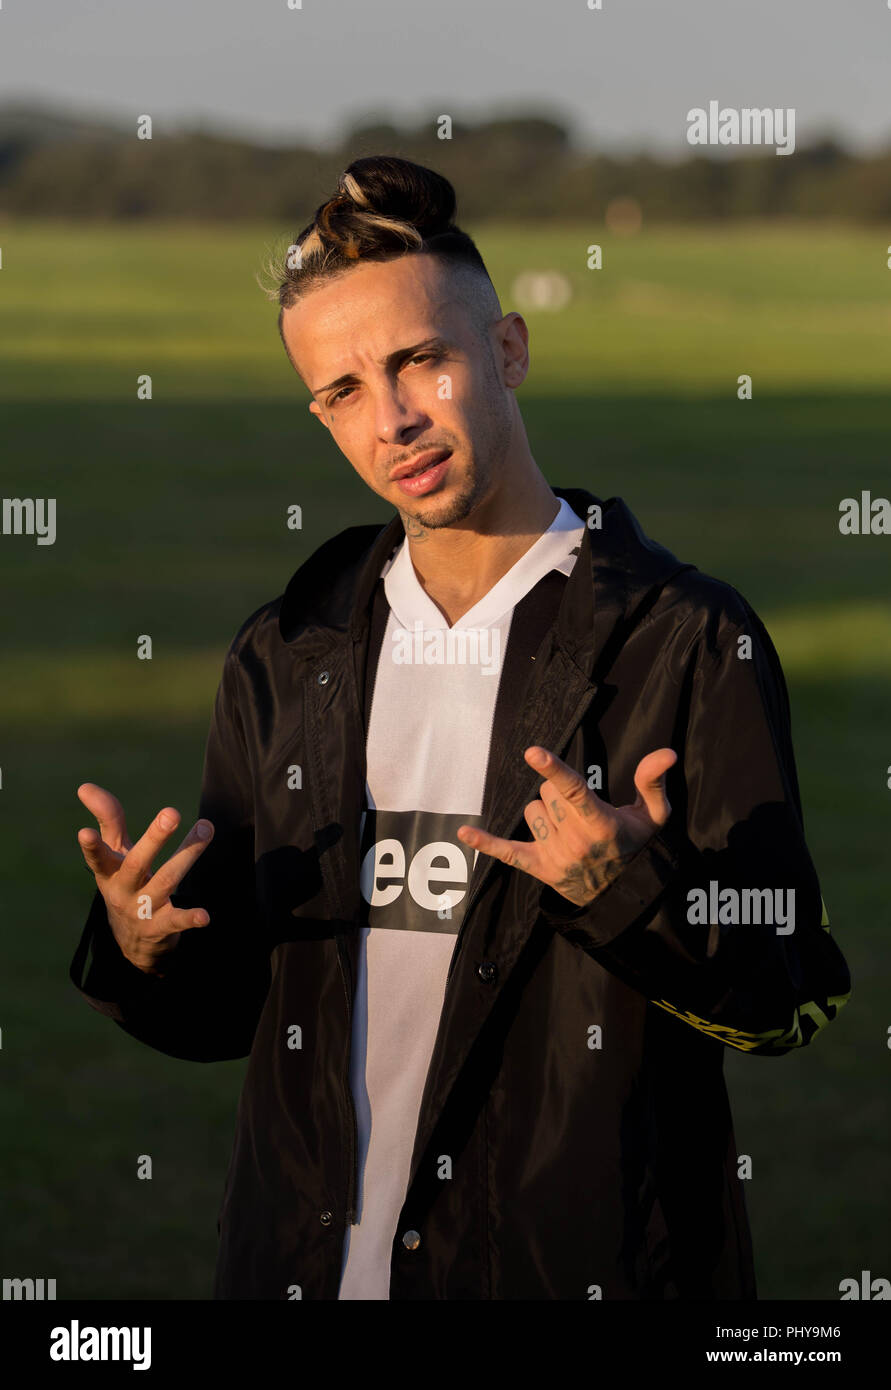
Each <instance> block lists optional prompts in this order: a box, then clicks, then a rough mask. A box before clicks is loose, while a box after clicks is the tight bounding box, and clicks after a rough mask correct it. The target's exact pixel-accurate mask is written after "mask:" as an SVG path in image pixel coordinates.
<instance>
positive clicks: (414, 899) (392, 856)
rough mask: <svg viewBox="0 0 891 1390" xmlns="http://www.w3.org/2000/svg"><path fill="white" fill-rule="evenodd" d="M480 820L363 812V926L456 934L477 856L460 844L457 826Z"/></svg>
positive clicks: (432, 813)
mask: <svg viewBox="0 0 891 1390" xmlns="http://www.w3.org/2000/svg"><path fill="white" fill-rule="evenodd" d="M482 823H483V818H482V816H478V815H473V816H465V815H453V814H451V813H450V812H440V811H384V810H381V809H380V808H378V809H377V810H373V811H365V812H363V821H362V829H361V855H360V864H361V869H360V875H359V886H360V889H361V892H362V897H363V899H364V901H365V903H366V904H367V916H366V925H367V926H369V927H388V928H390V929H395V930H401V931H433V932H444V933H446V934H448V935H454V934H456V933H457V931H458V929H459V928H460V926H461V920H462V918H463V916H464V907H465V904H466V902H467V889H468V886H469V883H470V875H471V873H472V872H473V866H474V863H475V861H476V856H477V854H478V853H479V851H478V850H474V849H471V848H470V846H469V845H465V844H462V843H461V841H460V840H459V839H458V826H459V825H480V826H481V825H482Z"/></svg>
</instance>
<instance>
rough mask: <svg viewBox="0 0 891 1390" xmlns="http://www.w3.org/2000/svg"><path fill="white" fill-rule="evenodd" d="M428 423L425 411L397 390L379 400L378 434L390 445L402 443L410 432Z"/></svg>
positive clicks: (385, 394) (389, 392)
mask: <svg viewBox="0 0 891 1390" xmlns="http://www.w3.org/2000/svg"><path fill="white" fill-rule="evenodd" d="M426 421H427V416H426V413H425V412H424V410H423V409H422V408H421V407H420V406H419V405H415V404H413V403H412V401H411V400H410V399H406V398H405V396H403V395H401V394H400V393H399V391H397V390H393V391H387V392H385V393H384V394H383V396H382V397H380V398H379V400H378V403H377V432H378V436H379V437H380V438H381V439H383V440H385V441H386V443H388V444H393V443H396V442H398V441H401V440H402V439H404V437H405V435H406V434H408V433H409V431H410V430H414V429H417V428H418V427H419V426H423V425H424V424H425V423H426Z"/></svg>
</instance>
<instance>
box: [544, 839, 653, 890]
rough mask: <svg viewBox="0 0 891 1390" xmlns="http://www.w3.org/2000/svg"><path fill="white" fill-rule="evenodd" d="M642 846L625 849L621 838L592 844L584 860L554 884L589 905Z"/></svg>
mask: <svg viewBox="0 0 891 1390" xmlns="http://www.w3.org/2000/svg"><path fill="white" fill-rule="evenodd" d="M620 838H621V839H624V837H620ZM625 843H626V844H627V843H628V842H627V841H625ZM639 848H640V846H639V845H631V846H630V847H629V848H627V849H624V848H621V847H620V839H616V840H602V841H601V842H600V843H599V844H595V845H592V846H591V848H590V849H589V850H588V851H587V852H586V853H585V855H584V856H583V857H582V859H581V860H580V862H579V863H578V864H573V866H572V868H571V869H568V870H567V871H566V873H565V874H564V875H563V877H562V878H561V879H560V880H559V882H558V883H555V884H554V885H553V886H554V888H555V889H556V891H557V892H558V893H562V895H563V897H564V898H568V899H569V901H570V902H572V903H575V904H576V906H577V907H584V906H587V904H589V903H591V902H593V901H594V899H595V898H596V897H597V895H598V894H599V893H602V892H603V890H604V888H606V887H607V886H608V885H609V884H610V883H612V881H613V879H615V878H618V877H619V874H620V873H621V872H622V870H623V869H624V868H625V866H626V864H629V863H630V862H631V860H632V859H633V858H634V856H635V855H636V854H637V852H638V849H639Z"/></svg>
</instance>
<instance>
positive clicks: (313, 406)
mask: <svg viewBox="0 0 891 1390" xmlns="http://www.w3.org/2000/svg"><path fill="white" fill-rule="evenodd" d="M309 413H310V415H315V416H316V417H317V419H319V420H321V422H322V424H323V425H324V426H325V429H326V430H327V429H330V428H331V427H330V425H329V424H328V421H327V420H326V419H325V412H324V410H323V409H322V407H321V406H320V405H319V403H318V401H310V403H309Z"/></svg>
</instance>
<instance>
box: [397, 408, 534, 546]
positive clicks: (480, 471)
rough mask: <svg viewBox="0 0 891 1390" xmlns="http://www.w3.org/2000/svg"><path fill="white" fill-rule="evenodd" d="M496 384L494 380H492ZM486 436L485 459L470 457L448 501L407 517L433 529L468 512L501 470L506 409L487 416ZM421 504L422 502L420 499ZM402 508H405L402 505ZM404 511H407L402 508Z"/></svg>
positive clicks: (506, 429)
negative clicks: (465, 472)
mask: <svg viewBox="0 0 891 1390" xmlns="http://www.w3.org/2000/svg"><path fill="white" fill-rule="evenodd" d="M495 384H496V385H497V383H495ZM489 424H490V438H489V439H488V440H486V441H485V442H484V445H483V449H482V452H481V456H482V458H483V459H484V460H485V463H484V464H482V465H480V464H479V462H478V460H477V458H476V457H473V458H471V462H470V474H469V476H468V477H467V478H466V479H465V481H464V482H463V483H462V485H461V487H460V488H459V490H458V492H457V494H456V495H455V496H454V497H453V498H452V500H451V502H450V503H449V504H448V505H447V506H446V507H444V508H443V509H442V510H440V511H436V510H430V511H429V512H427V513H424V512H420V511H413V512H411V514H410V516H411V520H412V521H413V522H414V523H415V525H417V526H423V527H424V529H425V530H427V531H437V530H439V529H440V527H443V526H454V525H455V524H456V523H457V522H459V521H464V520H465V518H466V517H468V516H470V514H471V512H473V511H474V510H475V509H476V507H477V506H478V505H479V503H480V502H482V501H483V500H484V498H485V497H486V496H487V495H488V493H489V492H490V490H491V486H492V480H493V478H496V477H497V476H498V475H499V474H500V473H501V472H502V471H503V470H502V464H503V463H504V459H505V457H506V455H507V451H508V449H509V448H510V438H511V417H510V414H509V413H508V412H507V411H504V412H503V413H502V414H500V415H495V413H494V412H493V413H492V415H491V416H490V421H489ZM422 505H423V503H422ZM403 510H405V509H403ZM405 515H406V516H408V515H409V513H408V512H407V511H405Z"/></svg>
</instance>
